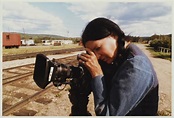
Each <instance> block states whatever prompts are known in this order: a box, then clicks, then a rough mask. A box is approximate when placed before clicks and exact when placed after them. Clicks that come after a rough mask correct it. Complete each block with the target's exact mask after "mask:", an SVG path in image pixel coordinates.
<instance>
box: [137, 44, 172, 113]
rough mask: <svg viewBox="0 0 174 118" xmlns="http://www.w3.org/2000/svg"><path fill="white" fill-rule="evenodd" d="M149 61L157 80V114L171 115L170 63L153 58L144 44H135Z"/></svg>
mask: <svg viewBox="0 0 174 118" xmlns="http://www.w3.org/2000/svg"><path fill="white" fill-rule="evenodd" d="M136 45H137V46H138V47H139V48H140V49H142V50H143V52H144V53H145V54H146V55H147V56H148V57H149V59H150V60H151V62H152V64H153V66H154V68H155V71H156V73H157V77H158V80H159V95H160V101H159V110H158V111H159V112H160V114H165V115H168V114H171V97H172V73H171V72H172V71H171V70H172V62H171V61H168V60H165V59H160V58H153V57H152V55H151V54H150V52H149V51H148V50H146V46H145V45H144V44H136Z"/></svg>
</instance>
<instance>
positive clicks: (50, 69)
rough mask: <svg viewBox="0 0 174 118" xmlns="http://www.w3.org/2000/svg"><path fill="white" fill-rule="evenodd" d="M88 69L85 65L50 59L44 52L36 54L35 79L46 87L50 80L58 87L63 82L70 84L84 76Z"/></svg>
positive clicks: (41, 85) (42, 86) (41, 86)
mask: <svg viewBox="0 0 174 118" xmlns="http://www.w3.org/2000/svg"><path fill="white" fill-rule="evenodd" d="M85 71H86V69H85V68H84V67H83V65H80V64H79V66H77V67H75V66H68V65H65V64H62V63H58V62H56V61H55V59H53V60H50V59H49V58H47V57H46V56H45V55H43V54H37V55H36V62H35V68H34V75H33V79H34V81H35V83H36V84H37V85H38V86H39V87H40V88H42V89H44V88H45V87H46V86H47V85H48V84H49V83H50V82H53V84H54V86H56V87H58V86H61V85H62V84H70V82H71V81H74V82H75V81H76V80H78V79H81V78H82V77H83V76H84V73H85Z"/></svg>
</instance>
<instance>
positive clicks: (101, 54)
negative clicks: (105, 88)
mask: <svg viewBox="0 0 174 118" xmlns="http://www.w3.org/2000/svg"><path fill="white" fill-rule="evenodd" d="M117 39H118V37H114V38H113V37H112V36H108V37H106V38H103V39H99V40H95V41H87V42H86V44H85V47H86V48H89V49H91V50H92V51H93V52H94V53H95V55H96V57H97V59H98V60H102V61H104V62H106V63H108V64H111V63H112V62H113V60H114V59H115V57H116V54H117Z"/></svg>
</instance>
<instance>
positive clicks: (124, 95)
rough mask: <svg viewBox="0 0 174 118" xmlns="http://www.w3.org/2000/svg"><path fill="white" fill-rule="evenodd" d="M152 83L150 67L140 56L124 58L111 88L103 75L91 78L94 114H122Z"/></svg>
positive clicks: (138, 99)
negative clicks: (108, 87)
mask: <svg viewBox="0 0 174 118" xmlns="http://www.w3.org/2000/svg"><path fill="white" fill-rule="evenodd" d="M153 83H154V80H153V74H152V71H151V67H150V65H149V63H148V61H147V60H146V58H144V57H142V56H136V57H134V58H131V59H129V60H126V62H125V63H123V64H122V66H121V67H120V69H119V70H118V71H117V73H115V75H114V77H113V78H112V81H111V90H110V91H108V90H107V88H106V85H105V78H104V76H97V77H96V78H93V79H92V83H91V84H92V85H91V86H92V91H93V94H94V103H95V112H96V115H113V116H124V115H126V114H127V113H128V112H129V111H130V110H132V109H133V108H134V107H136V105H138V103H139V102H140V101H141V100H142V99H143V98H144V97H145V95H146V94H147V93H148V92H149V90H150V89H151V88H152V86H153Z"/></svg>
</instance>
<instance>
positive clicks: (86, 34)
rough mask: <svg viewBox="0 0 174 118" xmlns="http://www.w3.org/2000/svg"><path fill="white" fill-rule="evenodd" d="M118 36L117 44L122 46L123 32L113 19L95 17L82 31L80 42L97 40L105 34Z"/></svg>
mask: <svg viewBox="0 0 174 118" xmlns="http://www.w3.org/2000/svg"><path fill="white" fill-rule="evenodd" d="M109 35H111V36H113V37H114V36H118V46H121V47H123V46H124V37H125V35H124V32H123V31H122V30H121V29H120V27H119V26H118V25H117V24H116V23H114V22H113V21H111V20H109V19H106V18H96V19H94V20H92V21H91V22H89V23H88V24H87V26H86V28H85V30H84V31H83V33H82V43H83V45H84V46H85V43H86V42H87V41H91V40H99V39H102V38H105V37H107V36H109Z"/></svg>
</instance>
